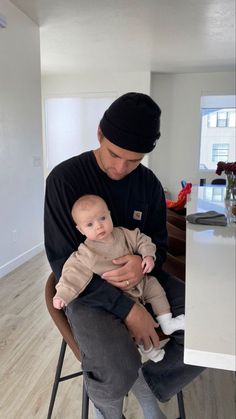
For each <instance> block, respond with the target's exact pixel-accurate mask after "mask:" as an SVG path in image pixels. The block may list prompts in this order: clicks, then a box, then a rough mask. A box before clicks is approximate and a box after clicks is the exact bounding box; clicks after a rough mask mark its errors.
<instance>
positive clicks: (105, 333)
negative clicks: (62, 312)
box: [66, 299, 141, 407]
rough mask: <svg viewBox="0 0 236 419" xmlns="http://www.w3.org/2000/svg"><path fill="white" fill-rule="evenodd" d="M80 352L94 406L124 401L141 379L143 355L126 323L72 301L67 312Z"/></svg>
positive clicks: (109, 314) (111, 315) (106, 313)
mask: <svg viewBox="0 0 236 419" xmlns="http://www.w3.org/2000/svg"><path fill="white" fill-rule="evenodd" d="M66 315H67V318H68V320H69V322H70V325H71V328H72V331H73V334H74V337H75V340H76V341H77V342H78V344H79V347H80V349H81V356H82V369H83V371H84V379H85V384H86V388H87V391H88V395H89V397H90V399H91V400H92V401H93V402H94V404H95V406H98V407H99V406H101V405H102V404H104V403H110V402H112V401H117V400H119V399H122V398H123V397H124V396H125V395H126V394H127V393H128V391H129V390H130V388H131V387H132V385H133V383H134V381H135V380H136V378H137V377H138V370H139V367H140V365H141V359H140V354H139V352H138V350H137V348H136V345H135V343H134V342H133V340H132V339H131V337H130V335H129V333H128V331H127V329H126V327H125V325H124V323H123V322H122V321H121V320H120V319H118V318H117V317H116V316H114V315H113V314H111V313H108V312H106V311H105V310H101V309H96V308H91V307H89V306H86V305H82V304H81V303H80V302H79V299H76V300H73V301H72V302H71V303H70V304H69V305H68V307H67V309H66Z"/></svg>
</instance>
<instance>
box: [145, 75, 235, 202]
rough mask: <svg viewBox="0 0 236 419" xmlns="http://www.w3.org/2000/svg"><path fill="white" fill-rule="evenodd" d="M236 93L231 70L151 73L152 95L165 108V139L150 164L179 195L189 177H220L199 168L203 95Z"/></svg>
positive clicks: (160, 141)
mask: <svg viewBox="0 0 236 419" xmlns="http://www.w3.org/2000/svg"><path fill="white" fill-rule="evenodd" d="M234 92H235V75H234V73H233V72H227V73H223V72H222V73H198V74H196V73H194V74H158V73H153V74H152V76H151V96H152V98H153V99H154V100H156V101H157V103H158V104H159V105H160V107H161V109H162V120H161V138H160V140H159V141H158V144H157V146H156V148H155V150H154V151H153V153H152V154H151V157H150V167H151V169H152V170H153V171H154V172H155V173H156V174H157V176H158V177H159V179H160V180H161V182H162V184H163V186H165V187H167V188H168V190H169V191H170V192H171V195H172V198H175V197H176V195H177V193H178V192H179V190H180V189H181V185H180V181H181V180H182V179H185V180H187V181H190V182H192V183H193V184H199V179H200V178H206V179H207V182H209V183H210V181H211V180H212V179H213V178H215V177H217V175H216V174H215V173H214V172H210V173H209V172H207V173H206V172H202V171H199V169H198V164H199V151H200V134H201V132H200V130H201V116H200V99H201V96H203V95H206V96H207V95H217V94H218V95H227V94H234Z"/></svg>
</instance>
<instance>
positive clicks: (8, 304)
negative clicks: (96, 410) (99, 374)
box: [0, 252, 235, 419]
mask: <svg viewBox="0 0 236 419" xmlns="http://www.w3.org/2000/svg"><path fill="white" fill-rule="evenodd" d="M49 273H50V267H49V265H48V262H47V260H46V257H45V254H44V253H43V252H42V253H40V254H39V255H37V256H35V257H34V258H33V259H31V260H30V261H28V262H26V263H25V264H24V265H22V266H21V267H19V268H18V269H16V270H15V271H14V272H12V273H10V274H8V275H6V276H5V277H4V278H2V279H1V280H0V281H1V294H0V307H1V316H0V418H1V419H31V418H32V419H33V418H36V419H45V418H46V416H47V409H48V403H49V398H50V394H51V389H52V383H53V378H54V373H55V368H56V363H57V358H58V355H59V348H60V344H61V337H60V335H59V333H58V331H57V330H56V328H55V326H54V324H53V322H52V320H51V318H50V316H49V314H48V312H47V309H46V306H45V302H44V286H45V283H46V280H47V277H48V275H49ZM79 368H80V365H79V364H78V362H77V361H76V360H75V357H74V355H73V354H72V353H71V352H70V350H68V351H67V353H66V360H65V365H64V371H65V372H66V373H71V372H75V370H78V369H79ZM81 382H82V380H81V379H80V378H75V379H73V380H70V381H68V382H63V383H61V384H60V385H59V390H58V395H57V399H56V404H55V408H54V414H53V419H75V418H79V417H80V408H81V394H82V391H81V390H82V388H81ZM234 390H235V381H234V373H232V372H230V371H222V370H215V369H207V370H205V371H204V372H203V373H202V374H201V375H200V376H199V377H198V378H196V379H195V380H194V381H193V382H192V383H191V384H189V385H188V386H187V387H185V388H184V391H183V393H184V401H185V408H186V416H187V419H235V403H234ZM160 406H161V408H162V410H163V412H164V413H165V414H166V416H167V417H168V419H176V418H177V416H178V410H177V403H176V397H173V399H172V400H170V401H169V402H168V403H165V404H160ZM124 412H125V416H126V418H127V419H142V418H143V416H142V413H141V411H140V408H139V406H138V404H137V402H136V400H135V398H134V397H133V395H132V394H130V395H129V397H128V398H126V400H125V403H124ZM89 418H90V419H92V412H91V409H90V416H89ZM111 419H112V418H111Z"/></svg>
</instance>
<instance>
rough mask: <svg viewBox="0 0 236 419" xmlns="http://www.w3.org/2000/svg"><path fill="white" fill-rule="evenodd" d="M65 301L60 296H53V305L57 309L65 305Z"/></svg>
mask: <svg viewBox="0 0 236 419" xmlns="http://www.w3.org/2000/svg"><path fill="white" fill-rule="evenodd" d="M65 305H66V303H65V301H64V300H62V298H60V297H54V298H53V307H54V308H57V309H58V310H61V308H63V307H65Z"/></svg>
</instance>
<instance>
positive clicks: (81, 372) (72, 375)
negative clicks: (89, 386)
mask: <svg viewBox="0 0 236 419" xmlns="http://www.w3.org/2000/svg"><path fill="white" fill-rule="evenodd" d="M80 375H83V371H80V372H75V373H74V374H70V375H65V376H64V377H60V378H59V381H60V382H61V381H66V380H70V378H75V377H79V376H80Z"/></svg>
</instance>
